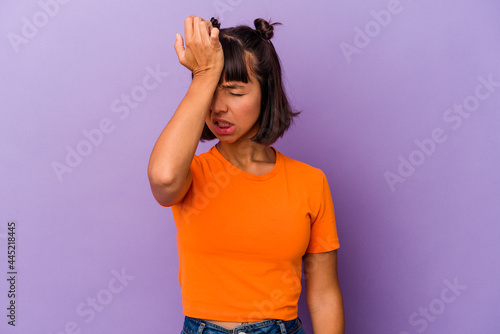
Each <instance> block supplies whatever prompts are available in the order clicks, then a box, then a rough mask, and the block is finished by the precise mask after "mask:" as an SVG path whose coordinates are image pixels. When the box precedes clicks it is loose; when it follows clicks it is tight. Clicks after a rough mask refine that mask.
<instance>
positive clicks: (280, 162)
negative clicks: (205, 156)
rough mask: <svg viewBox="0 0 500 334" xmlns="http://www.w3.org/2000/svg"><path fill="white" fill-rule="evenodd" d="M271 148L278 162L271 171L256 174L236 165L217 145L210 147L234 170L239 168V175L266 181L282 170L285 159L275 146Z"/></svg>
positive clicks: (214, 153)
mask: <svg viewBox="0 0 500 334" xmlns="http://www.w3.org/2000/svg"><path fill="white" fill-rule="evenodd" d="M271 148H272V149H273V150H274V152H275V153H276V162H275V163H274V167H273V169H272V170H271V171H270V172H269V173H266V174H264V175H255V174H251V173H247V172H245V171H244V170H243V169H240V168H238V167H236V166H235V165H233V164H232V163H231V162H230V161H229V160H227V159H226V158H225V157H224V156H223V155H222V154H221V153H220V152H219V150H218V149H217V147H216V146H215V145H214V146H212V148H211V149H210V151H209V152H210V153H212V154H213V155H215V156H216V157H217V158H218V159H219V160H220V161H222V162H223V163H224V164H225V165H227V166H228V167H229V168H231V169H233V170H234V169H236V170H238V172H239V173H238V175H241V176H243V177H244V178H246V179H249V180H254V181H265V180H268V179H270V178H272V177H273V176H275V175H276V174H277V173H278V172H279V171H280V170H281V166H282V165H283V159H282V157H281V153H280V152H279V151H278V150H276V148H274V147H273V146H271Z"/></svg>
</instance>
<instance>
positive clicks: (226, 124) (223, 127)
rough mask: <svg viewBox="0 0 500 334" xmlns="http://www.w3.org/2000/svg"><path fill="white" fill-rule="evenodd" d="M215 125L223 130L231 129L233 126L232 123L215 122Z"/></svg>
mask: <svg viewBox="0 0 500 334" xmlns="http://www.w3.org/2000/svg"><path fill="white" fill-rule="evenodd" d="M214 124H215V125H217V126H218V127H219V128H221V129H227V128H230V127H231V126H233V124H231V123H228V122H219V121H215V122H214Z"/></svg>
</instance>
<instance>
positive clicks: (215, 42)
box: [210, 28, 220, 48]
mask: <svg viewBox="0 0 500 334" xmlns="http://www.w3.org/2000/svg"><path fill="white" fill-rule="evenodd" d="M219 32H220V31H219V29H217V28H212V31H211V32H210V42H211V43H212V46H214V47H216V48H217V47H218V46H219Z"/></svg>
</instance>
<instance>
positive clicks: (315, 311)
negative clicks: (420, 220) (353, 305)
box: [309, 292, 345, 334]
mask: <svg viewBox="0 0 500 334" xmlns="http://www.w3.org/2000/svg"><path fill="white" fill-rule="evenodd" d="M309 314H310V316H311V322H312V327H313V333H314V334H344V330H345V320H344V307H343V302H342V295H341V294H340V292H339V293H338V294H335V296H332V297H330V298H325V301H324V302H322V303H321V304H319V305H317V306H315V307H309Z"/></svg>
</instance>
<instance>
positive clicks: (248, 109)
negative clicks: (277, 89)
mask: <svg viewBox="0 0 500 334" xmlns="http://www.w3.org/2000/svg"><path fill="white" fill-rule="evenodd" d="M236 103H237V104H235V107H236V108H237V109H235V110H241V113H242V114H243V115H246V116H248V118H252V119H253V118H255V117H259V114H260V101H259V100H256V99H255V98H252V99H242V100H240V101H238V102H236Z"/></svg>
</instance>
